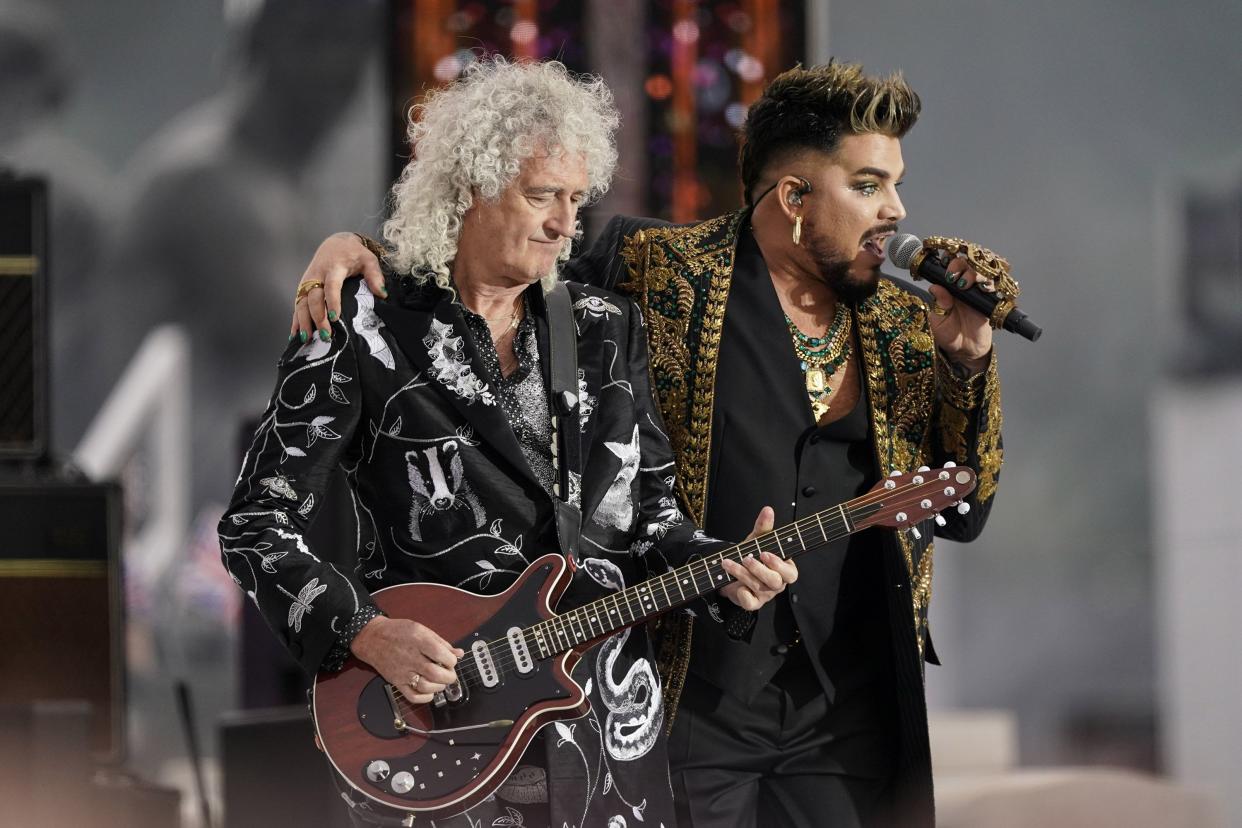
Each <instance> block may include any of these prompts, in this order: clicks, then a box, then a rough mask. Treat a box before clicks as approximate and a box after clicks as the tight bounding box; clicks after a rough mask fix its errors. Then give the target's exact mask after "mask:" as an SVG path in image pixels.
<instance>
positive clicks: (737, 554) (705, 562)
mask: <svg viewBox="0 0 1242 828" xmlns="http://www.w3.org/2000/svg"><path fill="white" fill-rule="evenodd" d="M939 471H940V470H937V471H936V474H939ZM927 473H931V472H927ZM944 482H945V481H942V480H939V479H933V480H929V481H925V482H923V483H919V484H905V486H903V487H899V488H893V489H883V490H880V491H877V492H869V493H867V494H865V495H862V496H860V497H858V498H856V499H855V500H853V501H849V502H847V503H845V504H842V506H843V507H849V511H851V512H854V513H855V515H854V516H855V518H863V519H865V518H866V517H869V516H870V515H869V514H862V513H860V510H859V507H860V506H868V505H874V504H876V503H878V502H880V501H883V500H887V499H891V498H892V497H893V495H894V494H900V495H902V497H908V498H909V499H910V501H911V502H913V500H914V499H916V498H918V496H919V495H918V494H916V493H915V492H918V490H920V489H925V488H939V487H940V485H941V484H942V483H944ZM959 485H961V484H959ZM905 489H913V490H914V492H909V491H905ZM922 494H927V492H923V493H922ZM954 496H956V495H954ZM842 506H838V507H832V508H830V509H826V510H824V511H821V512H817V513H815V514H814V515H810V516H808V517H806V518H801V519H799V520H798V521H795V522H794V523H792V524H789V525H788V526H784V527H781V528H780V529H779V530H773V531H772V532H768V533H765V534H764V535H761V536H759V537H758V538H753V539H751V540H749V541H744V542H743V543H741V544H736V545H734V546H732V547H728V548H726V549H723V550H721V551H720V552H718V553H716V554H715V555H714V556H712V557H709V558H700V559H698V560H696V561H693V562H691V563H690V564H686V565H683V566H682V567H679V568H678V569H676V570H673V571H671V572H667V573H664V574H663V575H661V576H658V577H657V578H654V579H652V580H651V581H647V582H644V583H643V584H636V585H634V586H633V587H628V588H626V589H625V590H620V591H618V592H614V593H611V594H609V595H607V596H604V597H603V598H600V599H597V600H596V601H593V602H591V603H588V604H584V605H583V606H581V607H577V608H575V609H573V610H568V611H566V612H565V613H561V614H559V615H556V616H553V617H552V618H549V619H545V620H543V621H540V622H538V623H536V624H533V625H532V626H531V627H529V628H527V629H526V630H524V631H523V636H524V637H525V638H529V636H530V635H532V634H533V631H534V630H535V628H537V627H542V628H545V629H544V632H545V633H547V634H548V636H549V638H550V639H551V640H552V641H553V642H556V640H557V636H556V635H553V634H552V632H553V631H554V632H556V633H561V632H562V630H564V629H567V630H568V631H569V632H570V637H569V638H566V637H565V636H563V635H562V636H561V638H563V639H565V640H566V641H570V640H571V639H572V643H569V644H568V646H564V645H563V644H560V643H553V644H552V645H551V646H553V647H561V649H559V650H555V649H554V650H553V651H552V652H551V653H549V655H547V656H543V655H533V656H532V659H533V660H537V661H543V660H546V659H548V658H551V657H553V656H555V655H559V654H560V653H563V652H565V651H566V650H568V649H571V648H572V647H575V646H578V645H580V644H583V643H586V642H587V641H591V640H593V639H595V638H601V637H603V636H606V635H609V634H611V633H612V632H615V631H616V629H620V628H621V627H625V626H630V625H633V624H637V623H642V621H643V620H646V618H648V617H650V616H651V615H654V614H658V612H663V611H665V610H667V609H672V608H673V607H675V606H677V605H678V604H681V603H687V602H689V601H692V600H694V598H697V597H699V596H701V595H704V594H707V593H709V592H711V591H714V590H715V589H719V588H720V587H721V586H724V585H726V584H727V583H731V582H732V581H733V580H734V579H733V578H732V577H731V576H729V575H728V574H727V573H723V575H724V578H727V579H728V580H727V581H725V580H724V579H723V578H720V577H719V575H720V574H722V573H720V572H713V567H716V568H717V569H718V568H719V566H720V565H721V563H722V561H723V560H725V559H726V558H728V559H729V560H739V559H741V558H743V557H745V555H746V554H750V552H749V549H748V548H749V547H750V546H751V545H754V546H755V547H756V549H758V550H760V551H761V552H762V551H772V552H774V554H779V555H781V556H782V557H783V558H786V559H787V558H788V557H794V556H796V555H798V554H801V553H802V552H807V551H811V550H812V549H815V548H818V547H819V546H822V545H825V544H827V543H831V542H832V541H834V540H837V539H839V538H840V537H844V536H846V535H848V534H850V530H849V526H848V524H847V523H846V522H845V521H843V519H842V517H841V515H840V514H839V512H840V510H841V508H842ZM889 508H894V509H899V508H900V505H891V504H890V506H889ZM942 508H943V507H942ZM829 512H838V514H836V515H833V516H832V517H830V518H829V520H828V524H829V527H830V528H831V530H832V532H833V533H834V534H833V535H832V536H831V537H826V539H822V540H817V541H814V542H812V543H811V544H806V543H805V540H804V539H803V536H802V533H801V531H800V530H801V528H808V529H814V528H816V527H818V528H819V531H820V534H821V535H825V536H826V535H827V534H828V533H827V532H826V531H825V527H824V525H823V524H824V521H823V520H821V519H820V518H821V515H824V514H826V513H829ZM872 513H874V512H872ZM913 523H914V522H912V524H913ZM801 524H807V526H806V527H801V526H800V525H801ZM842 528H844V529H845V530H846V531H844V532H841V533H840V534H835V533H837V532H840V530H841V529H842ZM791 529H792V530H793V532H792V533H791V532H790V531H789V530H791ZM782 535H787V537H786V541H787V542H788V541H791V540H792V539H793V536H794V535H797V536H798V541H799V543H800V544H801V545H802V546H803V548H802V549H800V550H795V551H794V552H793V553H792V554H789V555H786V553H785V551H784V546H783V545H782V544H781V543H780V536H782ZM772 541H775V544H773V543H772ZM744 548H745V549H744ZM699 565H701V566H702V572H699V573H695V572H693V571H692V570H694V568H695V567H697V566H699ZM681 570H690V571H689V573H688V574H689V575H690V577H691V579H693V580H694V586H695V588H696V589H697V588H699V578H700V577H708V578H709V579H711V578H712V576H713V575H715V576H717V577H716V578H715V580H710V581H709V583H710V584H711V587H710V588H709V589H704V590H701V591H700V592H698V593H696V594H694V595H692V596H690V597H689V598H687V597H685V594H684V590H681V588H680V587H679V586H677V583H676V582H677V581H678V580H679V577H680V575H681V574H687V573H684V572H681ZM675 574H676V575H678V577H677V578H674V577H672V576H674V575H675ZM666 582H671V583H672V584H673V586H674V588H675V589H676V590H677V592H678V593H679V596H680V597H679V599H678V600H676V601H673V600H672V599H671V595H670V594H669V593H668V585H669V583H666ZM643 586H646V587H648V595H649V596H650V601H651V603H652V606H647V607H644V606H643V601H644V598H643V597H642V596H641V595H640V593H638V592H637V591H635V590H638V589H639V588H641V587H643ZM656 586H658V587H659V588H660V589H662V590H663V591H664V592H665V594H666V597H668V598H669V599H670V604H669V606H667V607H659V606H658V605H659V603H660V599H659V598H658V597H657V593H656V592H655V587H656ZM626 593H631V594H630V595H626ZM622 597H624V602H625V606H626V609H627V610H628V611H629V614H630V616H631V619H630V620H629V621H628V622H624V623H622V624H620V625H618V626H616V627H614V628H613V629H612V630H608V631H606V632H602V633H599V634H594V626H593V625H594V624H597V623H599V622H598V618H599V617H600V616H601V615H602V616H603V617H605V618H606V617H607V613H600V612H598V611H597V612H594V613H592V612H590V610H592V609H604V610H607V609H608V602H609V601H611V603H612V605H613V609H612V611H613V612H617V611H619V610H620V607H621V604H622ZM634 599H637V601H638V604H639V610H640V611H642V614H641V615H638V617H634V616H635V615H636V612H635V610H634ZM596 605H598V606H596ZM621 618H622V620H623V621H624V613H623V614H622V615H621ZM575 624H576V626H577V628H578V629H577V630H575V629H574V627H575ZM583 631H586V632H587V633H589V634H588V635H587V636H586V637H585V638H581V637H580V636H581V635H582V633H583ZM508 643H509V641H508V639H507V638H504V639H499V640H497V641H492V642H487V647H488V651H489V652H490V651H491V650H492V649H493V648H495V649H497V650H498V651H499V653H500V655H493V657H492V661H493V667H494V669H496V670H497V672H501V671H505V670H508V669H510V668H512V667H513V666H514V665H515V664H516V659H514V658H512V657H511V648H506V647H504V646H502V645H507V644H508ZM526 643H527V644H528V646H530V645H531V644H532V643H533V644H534V645H535V647H534V649H535V650H536V651H540V650H541V649H548V646H547V645H545V646H544V647H543V648H540V647H539V642H538V640H537V639H536V641H535V642H530V641H529V640H527V642H526ZM462 673H464V674H465V681H464V682H462V676H461V674H462ZM472 678H473V679H476V680H477V681H478V682H480V683H481V682H482V677H481V674H480V673H479V671H478V668H477V664H476V663H475V662H474V661H473V660H464V659H463V661H461V662H459V682H462V683H463V684H464V685H465V687H466V688H467V689H469V688H471V687H473V686H477V685H475V684H474V682H473V681H471V679H472Z"/></svg>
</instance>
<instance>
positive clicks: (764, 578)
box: [720, 506, 798, 612]
mask: <svg viewBox="0 0 1242 828" xmlns="http://www.w3.org/2000/svg"><path fill="white" fill-rule="evenodd" d="M775 523H776V513H775V512H773V511H772V507H771V506H764V507H763V508H762V509H760V510H759V517H757V518H755V528H754V529H753V530H752V531H751V533H750V534H749V535H747V536H746V540H753V539H754V538H757V537H758V536H760V535H762V534H765V533H767V532H771V531H772V527H773V526H774V525H775ZM743 543H745V541H743ZM723 567H724V570H725V572H727V573H729V575H730V577H732V578H734V582H733V583H731V584H729V585H728V586H726V587H721V589H720V594H721V595H723V596H724V597H725V598H728V599H729V600H730V601H732V602H733V603H735V604H737V605H738V606H739V607H741V608H742V609H744V610H749V611H751V612H754V611H755V610H757V609H759V608H760V607H762V606H763V605H764V604H766V603H767V602H768V601H771V600H772V599H773V598H775V597H776V596H777V595H778V594H780V593H781V592H783V591H784V590H785V586H786V585H787V584H792V583H793V582H794V581H796V580H798V567H797V566H796V565H795V564H794V562H793V561H786V560H782V559H781V557H780V556H779V555H774V554H772V553H771V552H761V553H759V557H758V558H756V557H755V556H754V555H751V556H750V557H747V558H745V559H743V563H738V562H737V561H731V560H726V561H724V563H723Z"/></svg>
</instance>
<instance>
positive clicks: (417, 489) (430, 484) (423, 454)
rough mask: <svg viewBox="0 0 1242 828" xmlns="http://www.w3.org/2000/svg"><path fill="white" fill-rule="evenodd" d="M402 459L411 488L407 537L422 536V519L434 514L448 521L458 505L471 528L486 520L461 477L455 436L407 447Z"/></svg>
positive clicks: (420, 538) (476, 498)
mask: <svg viewBox="0 0 1242 828" xmlns="http://www.w3.org/2000/svg"><path fill="white" fill-rule="evenodd" d="M405 463H406V467H407V470H408V472H409V479H410V488H411V489H412V490H413V492H414V501H413V503H412V504H411V506H410V537H412V538H413V539H414V540H417V541H421V540H422V539H423V524H424V523H426V522H427V521H429V520H432V519H433V517H435V516H437V515H438V516H440V519H441V520H442V521H450V519H452V518H453V515H452V513H453V512H455V511H457V510H459V509H468V510H469V514H470V520H471V522H472V524H473V526H474V528H475V529H478V528H479V527H481V526H482V525H483V524H484V523H486V522H487V515H485V514H484V512H483V504H482V503H481V502H479V498H478V496H477V495H475V493H474V490H473V489H472V488H471V487H470V483H469V482H468V481H467V480H466V479H465V469H464V468H463V466H462V461H461V453H460V451H459V450H458V447H457V441H456V440H445V441H444V442H443V443H440V444H439V445H436V446H430V447H428V448H425V449H417V450H415V451H407V452H406V453H405Z"/></svg>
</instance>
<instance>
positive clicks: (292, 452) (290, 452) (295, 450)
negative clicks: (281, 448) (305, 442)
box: [285, 446, 306, 457]
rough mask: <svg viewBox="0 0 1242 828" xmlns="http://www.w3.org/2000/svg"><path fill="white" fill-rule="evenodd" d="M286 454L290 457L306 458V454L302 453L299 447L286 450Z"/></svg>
mask: <svg viewBox="0 0 1242 828" xmlns="http://www.w3.org/2000/svg"><path fill="white" fill-rule="evenodd" d="M285 453H287V454H288V455H289V456H290V457H305V456H306V452H304V451H302V450H301V449H300V448H298V447H297V446H289V448H287V449H285Z"/></svg>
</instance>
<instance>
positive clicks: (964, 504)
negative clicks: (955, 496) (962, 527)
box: [957, 500, 970, 515]
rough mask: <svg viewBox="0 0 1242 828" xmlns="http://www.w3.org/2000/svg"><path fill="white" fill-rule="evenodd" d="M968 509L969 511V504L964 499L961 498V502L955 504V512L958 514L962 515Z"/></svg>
mask: <svg viewBox="0 0 1242 828" xmlns="http://www.w3.org/2000/svg"><path fill="white" fill-rule="evenodd" d="M969 511H970V504H969V503H967V502H966V501H964V500H963V501H962V502H961V503H959V504H957V513H958V514H959V515H964V514H966V513H967V512H969Z"/></svg>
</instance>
